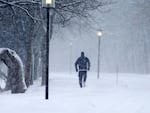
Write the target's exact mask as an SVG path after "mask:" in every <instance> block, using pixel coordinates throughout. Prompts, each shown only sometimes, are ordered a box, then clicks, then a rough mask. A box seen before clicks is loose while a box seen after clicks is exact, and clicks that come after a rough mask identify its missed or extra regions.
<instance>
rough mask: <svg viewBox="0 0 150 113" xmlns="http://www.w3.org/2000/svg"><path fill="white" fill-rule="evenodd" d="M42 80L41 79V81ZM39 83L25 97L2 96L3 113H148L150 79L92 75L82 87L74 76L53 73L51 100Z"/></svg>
mask: <svg viewBox="0 0 150 113" xmlns="http://www.w3.org/2000/svg"><path fill="white" fill-rule="evenodd" d="M39 81H40V80H39ZM39 81H36V82H35V84H34V85H33V86H31V87H30V88H29V89H28V91H27V92H26V93H25V94H16V95H12V94H10V92H6V93H1V94H0V106H1V108H0V113H33V112H34V113H149V112H150V108H149V104H150V82H149V81H150V76H149V75H137V74H119V78H118V84H117V83H116V75H115V74H101V76H100V79H99V80H97V78H96V73H89V74H88V79H87V86H86V87H85V88H82V89H81V88H79V85H78V78H77V76H76V75H75V74H72V75H69V74H65V73H60V74H58V73H51V74H50V89H49V100H45V99H44V90H45V89H44V87H41V86H40V82H39Z"/></svg>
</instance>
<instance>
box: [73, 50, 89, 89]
mask: <svg viewBox="0 0 150 113" xmlns="http://www.w3.org/2000/svg"><path fill="white" fill-rule="evenodd" d="M75 69H76V72H78V77H79V85H80V87H81V88H82V87H85V83H86V79H87V71H89V70H90V60H89V59H88V58H87V57H85V55H84V52H83V51H82V52H81V56H80V57H79V58H78V59H77V60H76V62H75Z"/></svg>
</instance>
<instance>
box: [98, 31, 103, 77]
mask: <svg viewBox="0 0 150 113" xmlns="http://www.w3.org/2000/svg"><path fill="white" fill-rule="evenodd" d="M102 35H103V33H102V30H98V32H97V36H98V65H97V78H98V79H99V72H100V42H101V37H102Z"/></svg>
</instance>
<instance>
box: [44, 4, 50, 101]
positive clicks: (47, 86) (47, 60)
mask: <svg viewBox="0 0 150 113" xmlns="http://www.w3.org/2000/svg"><path fill="white" fill-rule="evenodd" d="M49 15H50V7H47V34H46V82H45V99H46V100H47V99H48V95H49Z"/></svg>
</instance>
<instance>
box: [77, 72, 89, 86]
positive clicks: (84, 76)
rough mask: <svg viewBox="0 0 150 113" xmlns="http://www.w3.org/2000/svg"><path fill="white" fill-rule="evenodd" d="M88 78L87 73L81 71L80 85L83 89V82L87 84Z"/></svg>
mask: <svg viewBox="0 0 150 113" xmlns="http://www.w3.org/2000/svg"><path fill="white" fill-rule="evenodd" d="M86 78H87V71H79V85H80V87H81V88H82V87H83V82H84V83H85V82H86Z"/></svg>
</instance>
